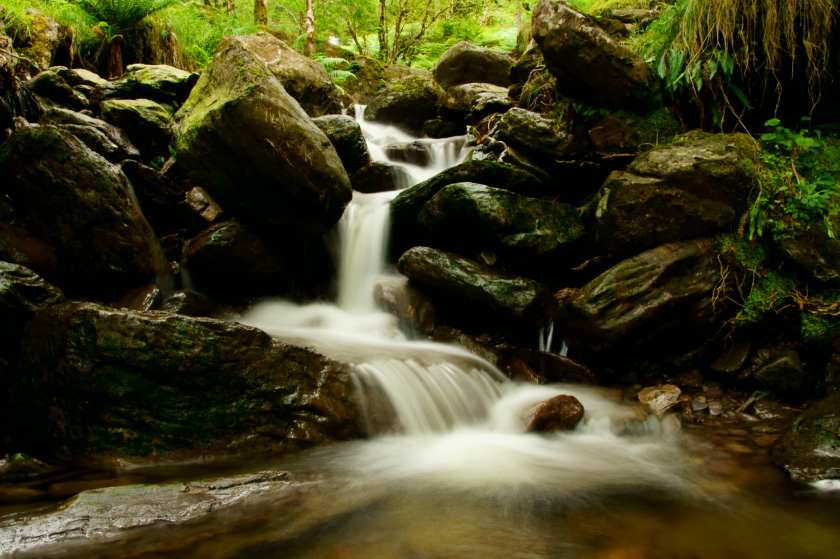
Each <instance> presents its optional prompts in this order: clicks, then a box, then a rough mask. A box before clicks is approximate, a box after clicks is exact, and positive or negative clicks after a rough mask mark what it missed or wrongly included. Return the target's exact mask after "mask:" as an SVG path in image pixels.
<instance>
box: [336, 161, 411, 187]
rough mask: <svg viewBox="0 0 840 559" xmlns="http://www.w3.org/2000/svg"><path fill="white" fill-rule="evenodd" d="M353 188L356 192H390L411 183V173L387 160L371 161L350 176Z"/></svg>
mask: <svg viewBox="0 0 840 559" xmlns="http://www.w3.org/2000/svg"><path fill="white" fill-rule="evenodd" d="M350 183H351V184H352V185H353V190H356V191H358V192H365V193H373V192H390V191H391V190H401V189H403V188H405V187H406V186H408V185H409V184H411V175H409V174H408V171H406V170H405V167H402V166H401V165H395V164H393V163H388V162H387V161H371V162H370V163H368V164H367V165H365V166H364V167H362V168H361V169H359V170H358V171H356V172H355V173H353V175H352V176H351V177H350Z"/></svg>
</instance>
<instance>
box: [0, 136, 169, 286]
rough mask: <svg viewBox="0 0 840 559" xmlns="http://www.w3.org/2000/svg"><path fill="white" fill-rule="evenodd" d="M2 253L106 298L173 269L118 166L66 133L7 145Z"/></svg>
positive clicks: (1, 154) (2, 161) (2, 160)
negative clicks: (7, 178)
mask: <svg viewBox="0 0 840 559" xmlns="http://www.w3.org/2000/svg"><path fill="white" fill-rule="evenodd" d="M0 172H2V174H3V176H5V177H9V178H11V180H9V181H6V182H4V183H3V186H2V187H0V192H2V194H3V195H4V199H3V200H2V201H0V259H3V260H6V261H9V262H15V263H18V264H22V265H25V266H28V267H30V268H32V269H33V270H34V271H36V272H38V273H39V274H42V275H43V276H44V277H45V278H46V279H48V280H49V281H51V282H53V283H55V284H56V285H57V286H59V287H60V288H62V289H63V290H64V291H67V292H70V293H73V294H86V295H90V296H94V297H101V298H103V299H109V298H110V299H114V298H117V297H120V296H121V295H122V294H123V293H124V292H125V291H127V290H128V289H130V288H132V287H135V286H137V285H141V284H145V283H148V282H149V281H152V280H154V279H155V278H156V277H158V276H161V275H165V274H168V273H169V264H168V262H167V260H166V257H165V255H164V253H163V249H162V248H161V246H160V243H159V242H158V240H157V238H156V237H155V234H154V231H153V230H152V228H151V227H150V226H149V224H148V222H147V221H146V220H145V218H144V217H143V215H142V214H141V213H140V211H139V210H138V208H137V206H136V205H135V204H134V202H133V201H132V199H131V195H130V193H129V189H128V185H127V182H126V178H125V176H124V175H123V174H122V173H121V172H120V171H119V169H118V168H117V167H116V166H114V165H112V164H111V163H109V162H108V161H106V160H105V159H103V158H102V157H101V156H100V155H98V154H96V153H94V152H93V151H91V150H89V149H88V148H87V147H86V146H85V145H84V144H83V143H82V142H81V141H79V140H78V139H77V138H76V137H75V136H73V135H72V134H70V133H69V132H67V131H64V130H61V129H59V128H57V127H55V126H40V127H37V128H29V129H27V130H23V131H19V132H16V133H15V134H13V135H12V137H11V138H10V139H9V140H8V141H7V142H6V143H5V144H3V146H2V148H0Z"/></svg>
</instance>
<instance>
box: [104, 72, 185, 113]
mask: <svg viewBox="0 0 840 559" xmlns="http://www.w3.org/2000/svg"><path fill="white" fill-rule="evenodd" d="M198 77H199V75H198V74H196V73H191V72H185V71H184V70H179V69H178V68H174V67H172V66H167V65H166V64H130V65H129V66H128V67H127V68H126V69H125V73H124V74H123V75H122V76H120V77H119V78H118V79H116V80H113V81H111V82H107V83H105V84H101V83H98V84H95V85H97V86H98V87H99V88H100V89H99V94H98V95H99V96H100V97H102V98H104V99H150V100H152V101H155V102H156V103H166V104H173V105H176V106H178V105H181V104H182V103H183V102H184V101H186V100H187V97H189V96H190V92H191V91H192V88H193V87H195V84H196V82H198Z"/></svg>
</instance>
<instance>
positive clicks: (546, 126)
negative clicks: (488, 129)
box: [499, 108, 574, 167]
mask: <svg viewBox="0 0 840 559" xmlns="http://www.w3.org/2000/svg"><path fill="white" fill-rule="evenodd" d="M499 138H500V139H502V140H505V141H506V142H508V144H509V145H510V147H512V148H514V149H515V150H516V151H517V153H520V154H522V155H524V156H525V157H526V158H530V159H534V160H535V161H536V162H539V163H543V164H545V165H546V166H549V167H550V165H551V164H552V163H554V162H556V161H557V160H564V159H568V158H569V155H570V153H569V150H570V148H571V146H572V142H573V140H574V137H573V136H572V134H571V133H570V132H569V131H568V130H566V128H565V126H564V124H563V123H562V122H561V121H560V120H559V119H557V118H553V117H551V116H547V115H544V114H539V113H535V112H533V111H526V110H525V109H520V108H514V109H511V110H509V111H508V112H506V113H505V114H504V116H502V119H501V120H500V121H499Z"/></svg>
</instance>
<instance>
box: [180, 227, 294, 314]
mask: <svg viewBox="0 0 840 559" xmlns="http://www.w3.org/2000/svg"><path fill="white" fill-rule="evenodd" d="M181 267H182V269H185V270H186V271H187V272H188V273H189V276H190V279H191V280H192V282H193V284H194V285H195V287H196V289H198V290H199V291H203V292H206V293H208V294H210V295H211V296H213V297H214V298H216V299H220V300H230V299H231V297H249V296H253V295H265V294H270V293H276V292H277V291H278V290H279V289H280V288H281V286H282V285H284V279H285V278H286V276H287V274H288V267H289V263H288V261H287V258H285V257H284V255H283V254H282V253H281V252H280V251H279V250H278V249H276V248H274V247H270V246H268V245H266V244H265V243H264V242H262V241H261V240H260V239H259V238H257V237H255V236H254V235H253V234H252V233H251V232H250V231H248V230H247V229H246V228H245V227H243V226H242V225H241V224H240V223H238V222H237V221H235V220H230V221H225V222H222V223H217V224H215V225H212V226H210V227H208V228H207V229H205V230H204V231H202V232H201V233H199V234H198V235H197V236H196V237H194V238H193V239H190V240H189V241H188V242H187V244H186V245H185V246H184V255H183V258H182V259H181Z"/></svg>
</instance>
